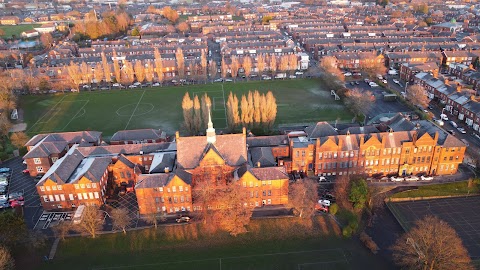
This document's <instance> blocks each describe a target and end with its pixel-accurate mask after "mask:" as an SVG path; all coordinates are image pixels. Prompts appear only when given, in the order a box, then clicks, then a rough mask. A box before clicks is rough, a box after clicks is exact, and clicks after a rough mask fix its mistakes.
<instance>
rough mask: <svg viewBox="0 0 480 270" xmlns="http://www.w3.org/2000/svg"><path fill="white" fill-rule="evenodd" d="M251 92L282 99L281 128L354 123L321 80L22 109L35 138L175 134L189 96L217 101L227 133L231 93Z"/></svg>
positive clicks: (141, 93)
mask: <svg viewBox="0 0 480 270" xmlns="http://www.w3.org/2000/svg"><path fill="white" fill-rule="evenodd" d="M249 90H259V91H260V92H266V91H268V90H271V91H272V92H273V94H274V96H275V97H276V99H277V106H278V113H277V121H276V124H293V123H315V122H317V121H334V120H335V119H340V120H341V121H350V120H351V119H352V118H353V115H352V113H350V112H349V111H348V110H347V109H346V108H345V107H344V106H343V103H342V102H341V101H334V100H333V98H332V97H331V96H330V93H329V92H328V90H325V89H323V88H322V85H320V82H319V81H318V80H316V79H299V80H285V81H283V80H277V81H269V82H265V81H261V82H258V81H255V82H242V83H226V84H224V85H223V86H222V84H218V83H217V84H203V85H192V86H177V87H163V88H161V87H154V88H143V89H140V88H138V89H129V90H113V91H93V92H81V93H69V94H66V95H56V96H52V95H37V96H22V97H21V100H20V106H21V107H22V108H23V110H24V120H25V122H26V123H27V124H28V127H27V133H29V134H30V135H33V134H37V133H48V132H63V131H76V130H88V129H90V130H98V131H102V132H104V136H106V137H108V136H111V135H112V134H113V133H114V132H116V131H118V130H123V129H137V128H160V129H162V130H165V131H167V132H168V133H170V134H172V133H174V132H175V131H176V130H179V129H180V126H181V123H182V122H183V115H182V109H181V102H182V98H183V95H184V94H185V92H186V91H188V92H190V93H191V94H197V95H202V94H203V93H205V92H207V93H208V95H209V96H210V98H211V99H212V103H213V104H214V105H213V111H212V118H213V122H214V125H215V127H216V128H217V129H222V128H226V125H227V122H226V111H225V101H226V99H227V98H228V95H229V93H230V92H234V93H236V94H237V96H238V97H239V100H240V98H241V95H242V94H245V93H247V92H248V91H249Z"/></svg>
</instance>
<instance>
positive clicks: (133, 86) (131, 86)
mask: <svg viewBox="0 0 480 270" xmlns="http://www.w3.org/2000/svg"><path fill="white" fill-rule="evenodd" d="M128 88H137V86H136V85H134V84H132V85H129V86H128Z"/></svg>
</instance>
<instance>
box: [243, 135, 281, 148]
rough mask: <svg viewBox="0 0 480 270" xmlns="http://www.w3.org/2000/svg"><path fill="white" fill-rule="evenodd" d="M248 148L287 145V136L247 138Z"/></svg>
mask: <svg viewBox="0 0 480 270" xmlns="http://www.w3.org/2000/svg"><path fill="white" fill-rule="evenodd" d="M247 145H248V147H261V146H278V145H288V136H287V135H276V136H258V137H247Z"/></svg>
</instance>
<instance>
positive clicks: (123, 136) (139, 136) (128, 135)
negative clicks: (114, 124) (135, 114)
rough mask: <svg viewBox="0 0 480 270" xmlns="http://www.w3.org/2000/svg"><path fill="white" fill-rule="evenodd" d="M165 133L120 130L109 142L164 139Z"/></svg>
mask: <svg viewBox="0 0 480 270" xmlns="http://www.w3.org/2000/svg"><path fill="white" fill-rule="evenodd" d="M166 137H167V136H166V133H165V131H161V130H156V129H152V128H148V129H133V130H120V131H117V132H115V134H113V136H112V138H110V141H143V140H158V139H165V138H166Z"/></svg>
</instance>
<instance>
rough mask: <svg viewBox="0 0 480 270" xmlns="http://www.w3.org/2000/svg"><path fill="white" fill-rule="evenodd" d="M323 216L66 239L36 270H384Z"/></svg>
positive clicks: (382, 263) (377, 260)
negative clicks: (230, 228) (229, 230)
mask: <svg viewBox="0 0 480 270" xmlns="http://www.w3.org/2000/svg"><path fill="white" fill-rule="evenodd" d="M339 233H340V232H339V228H338V227H336V223H335V222H334V221H333V220H332V219H330V218H329V217H327V216H319V217H317V219H316V221H315V222H314V223H313V225H310V226H309V225H307V224H305V223H303V222H300V221H299V220H298V219H293V218H283V219H282V218H278V219H264V220H252V222H251V224H250V226H249V233H247V234H244V235H240V236H237V237H231V236H229V235H227V234H225V233H222V232H218V233H215V234H214V235H207V234H206V233H205V232H204V230H202V228H201V226H200V225H198V224H190V225H186V226H170V227H160V228H158V229H157V230H155V229H153V228H152V229H146V230H141V231H132V232H129V233H128V234H127V235H123V234H110V235H103V236H101V237H99V238H97V239H90V238H70V239H68V240H66V241H64V242H61V244H60V246H59V249H58V253H57V256H56V257H55V259H54V260H53V261H51V262H48V263H42V264H41V266H40V268H39V269H49V270H52V269H72V270H73V269H145V270H150V269H152V270H153V269H162V270H167V269H176V270H182V269H189V270H190V269H198V270H202V269H205V270H206V269H208V270H216V269H223V270H226V269H238V270H240V269H255V270H263V269H269V270H270V269H271V270H282V269H285V270H286V269H292V270H298V269H300V270H307V269H389V268H388V265H387V264H386V263H385V262H384V261H383V260H381V259H379V258H378V257H375V256H374V255H372V254H371V253H369V252H368V251H367V250H366V249H365V248H364V247H363V246H362V245H361V244H360V243H359V242H357V241H354V240H351V239H343V238H340V237H339V236H338V234H339Z"/></svg>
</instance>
